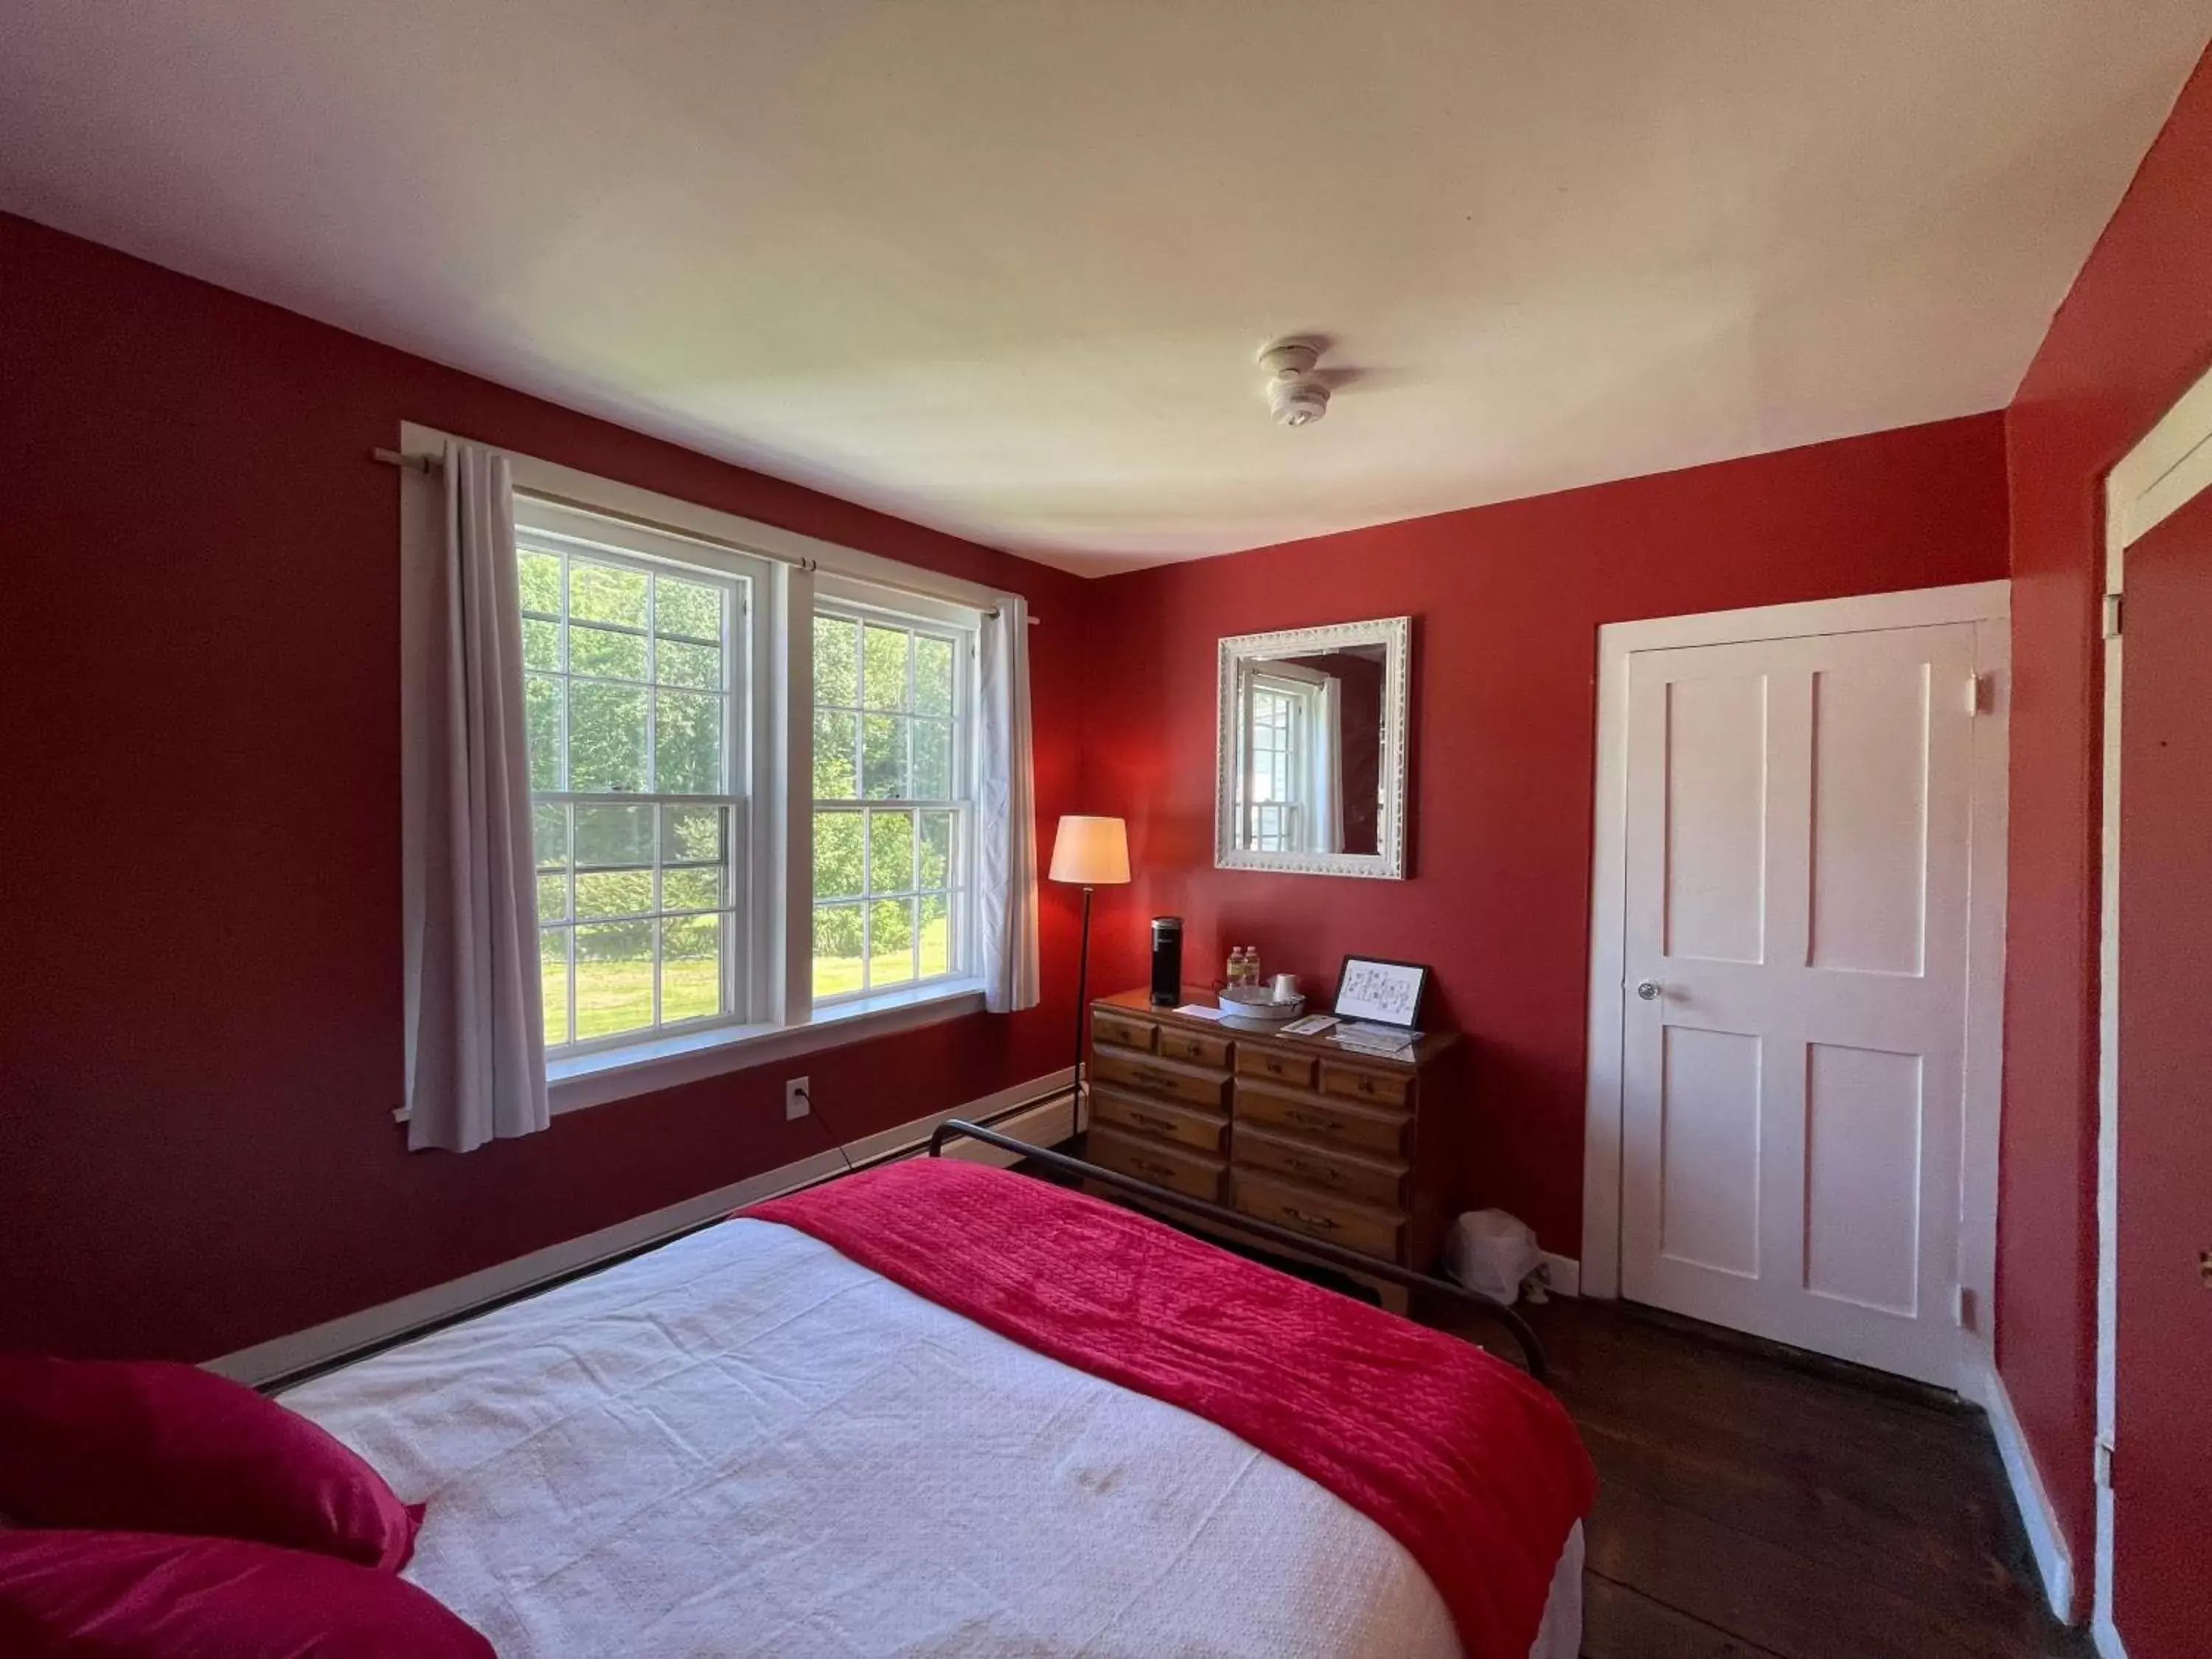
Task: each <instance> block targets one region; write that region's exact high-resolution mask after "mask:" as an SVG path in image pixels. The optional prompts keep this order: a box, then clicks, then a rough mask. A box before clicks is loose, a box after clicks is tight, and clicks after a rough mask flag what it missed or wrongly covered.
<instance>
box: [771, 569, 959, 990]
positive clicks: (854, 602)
mask: <svg viewBox="0 0 2212 1659" xmlns="http://www.w3.org/2000/svg"><path fill="white" fill-rule="evenodd" d="M814 611H815V614H816V615H817V616H832V617H849V618H851V619H852V620H854V622H856V623H860V624H861V625H862V627H863V628H864V629H865V627H866V624H867V623H870V622H874V623H879V624H881V625H884V626H887V627H892V628H896V629H901V630H902V631H904V632H906V633H908V634H910V635H913V636H915V637H916V638H921V637H924V636H927V637H932V638H937V639H942V640H945V641H947V642H948V643H949V644H951V647H952V652H953V657H952V714H951V732H952V755H951V790H952V793H951V794H950V795H949V796H946V797H943V798H939V799H921V798H920V797H915V796H901V797H895V798H892V797H887V798H875V797H871V796H869V795H868V793H867V787H866V779H864V778H861V777H859V776H857V775H856V776H855V777H854V781H853V782H854V788H855V789H856V790H858V791H859V792H860V793H859V794H858V796H856V797H855V798H853V799H810V800H809V803H808V812H809V818H808V828H809V835H810V842H811V829H812V822H813V815H814V814H817V813H821V812H825V811H852V812H858V813H860V814H861V823H862V829H861V866H862V871H863V875H862V879H861V887H862V890H861V893H860V896H859V898H858V899H857V900H848V898H846V897H845V896H842V895H840V896H836V897H833V898H829V899H823V898H821V897H819V896H817V895H816V894H815V893H814V891H813V890H812V884H811V869H810V872H809V873H810V881H809V886H808V893H807V907H806V909H805V912H804V913H803V914H804V915H805V917H806V919H807V921H806V931H807V935H808V953H807V985H808V987H809V994H810V996H811V998H812V1006H814V1007H815V1008H817V1009H829V1008H836V1007H839V1006H844V1005H847V1004H849V1003H854V1002H857V1001H861V1000H866V999H869V998H871V997H874V996H879V995H882V994H885V993H886V992H898V991H905V990H908V989H912V990H915V991H917V992H919V991H925V990H927V987H932V986H935V985H941V984H947V983H957V982H961V981H969V980H971V979H972V978H973V976H974V975H975V793H976V789H975V786H976V778H975V751H976V735H977V734H976V713H977V708H978V702H979V698H980V696H981V686H980V685H979V684H978V672H979V670H978V661H979V658H978V653H977V649H976V635H977V631H978V629H977V623H978V622H979V620H980V619H979V617H977V616H976V614H975V612H973V611H963V610H961V609H959V608H957V607H955V606H951V605H938V604H933V603H932V602H931V601H929V600H927V599H920V598H917V597H915V596H912V595H908V594H904V593H890V592H884V590H883V589H881V588H877V587H872V586H869V585H867V584H866V583H862V582H855V581H850V580H841V579H839V578H836V577H834V576H820V577H817V579H816V581H815V599H814ZM810 630H811V622H810ZM865 637H866V636H865V634H864V635H863V645H862V651H861V655H862V663H863V667H862V672H863V674H864V675H865V673H866V666H865V664H866V645H865ZM912 665H913V658H912V654H911V653H909V654H908V674H907V704H908V712H907V713H905V714H902V715H900V716H899V718H902V719H904V720H907V721H908V732H909V740H908V750H907V754H908V766H909V775H908V782H909V785H910V784H911V781H912V775H911V770H910V769H911V766H912V762H913V753H914V750H913V744H912V741H911V735H910V734H911V732H912V731H913V725H912V722H913V721H914V720H916V719H922V718H931V717H927V716H921V715H917V714H914V713H913V712H912V706H913V701H914V696H913V693H914V675H913V666H912ZM809 678H810V681H811V675H810V677H809ZM860 695H861V696H862V699H863V702H864V703H865V698H866V693H865V690H862V691H861V693H860ZM853 712H854V714H858V715H860V716H862V717H865V716H866V714H867V713H869V712H870V711H869V710H867V709H866V708H865V707H862V708H855V709H854V711H853ZM814 713H815V705H814V703H813V701H812V699H811V697H810V699H809V703H808V711H807V718H808V722H809V730H810V732H811V726H812V720H813V715H814ZM865 748H866V745H865V744H863V745H862V752H863V754H864V753H865ZM857 758H859V757H856V759H857ZM807 781H808V783H809V786H810V788H809V794H810V796H811V784H812V781H813V778H812V769H811V767H810V769H809V771H808V776H807ZM877 811H911V812H913V813H915V815H916V820H915V862H916V865H917V875H918V866H919V863H920V859H921V823H920V815H921V813H923V812H933V811H934V812H950V813H951V815H952V841H951V847H950V848H949V849H948V853H947V863H948V866H949V867H948V869H947V871H946V881H947V884H946V887H945V889H943V891H944V892H945V901H946V902H945V914H946V921H947V926H948V929H949V932H950V933H951V939H950V941H949V965H948V966H947V968H946V969H945V972H943V973H941V974H933V975H929V976H928V977H927V978H924V977H922V975H921V939H920V937H919V932H918V930H917V936H916V938H915V942H914V947H913V967H914V969H915V977H914V978H912V979H909V980H904V981H899V982H898V983H897V984H896V985H893V986H889V987H872V986H869V985H868V984H867V983H866V969H868V967H869V966H870V964H871V963H872V956H871V953H870V951H869V949H868V940H869V934H870V931H871V928H872V922H871V920H870V914H869V913H870V909H871V907H872V903H873V902H874V900H875V899H877V898H878V897H899V896H916V897H921V896H928V895H929V894H933V893H935V892H937V891H939V889H934V888H933V889H929V890H927V891H925V890H923V889H921V887H920V885H919V884H918V880H917V883H916V884H913V885H910V886H909V887H908V889H907V890H905V892H904V893H888V892H886V893H883V894H878V893H877V892H875V891H874V890H873V887H872V883H871V882H870V880H869V879H868V875H867V873H866V872H867V871H868V866H869V864H870V862H871V860H872V857H873V853H874V847H873V837H872V836H870V835H869V834H868V833H867V814H869V813H870V812H877ZM846 902H857V903H858V904H859V906H860V912H861V927H862V932H861V945H860V959H861V963H862V968H863V981H862V984H861V987H860V988H859V989H857V990H854V991H848V992H842V993H839V994H835V995H832V996H829V997H820V996H813V995H812V986H813V950H812V919H813V914H814V907H815V906H816V905H817V903H846Z"/></svg>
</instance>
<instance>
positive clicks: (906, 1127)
mask: <svg viewBox="0 0 2212 1659" xmlns="http://www.w3.org/2000/svg"><path fill="white" fill-rule="evenodd" d="M1072 1075H1073V1068H1072V1067H1062V1068H1061V1069H1060V1070H1059V1071H1057V1072H1051V1073H1047V1074H1046V1075H1044V1076H1043V1077H1040V1078H1032V1079H1030V1081H1028V1082H1027V1083H1020V1084H1017V1085H1014V1086H1013V1087H1012V1088H1011V1089H1001V1090H1000V1091H998V1093H996V1094H994V1095H987V1096H985V1097H983V1098H981V1100H971V1101H969V1102H967V1103H965V1104H964V1105H961V1106H957V1107H955V1108H954V1109H952V1110H951V1111H949V1112H939V1113H936V1114H933V1115H931V1116H928V1117H919V1118H915V1119H914V1120H913V1121H911V1122H907V1123H902V1124H900V1125H898V1126H897V1127H895V1128H890V1129H885V1130H884V1131H883V1132H882V1133H879V1134H872V1135H868V1136H866V1137H864V1138H863V1139H859V1140H856V1141H854V1142H852V1143H851V1144H850V1145H848V1146H846V1147H845V1148H844V1149H843V1155H842V1157H841V1156H840V1155H839V1154H838V1153H837V1152H832V1151H829V1150H826V1149H825V1150H823V1151H822V1152H817V1153H815V1154H814V1155H813V1156H812V1157H811V1158H801V1159H800V1160H799V1162H798V1163H796V1164H783V1165H781V1167H780V1168H777V1169H774V1170H763V1172H762V1173H761V1174H759V1175H757V1176H748V1177H747V1178H746V1179H744V1180H743V1181H738V1182H732V1183H731V1184H730V1185H729V1186H726V1187H717V1188H715V1189H714V1191H713V1192H710V1193H702V1194H699V1196H698V1197H696V1198H688V1199H685V1200H684V1201H683V1202H682V1203H680V1204H671V1205H670V1206H667V1207H666V1208H665V1209H659V1210H654V1211H652V1212H649V1213H648V1214H646V1215H641V1216H635V1217H633V1218H631V1219H629V1220H628V1221H623V1222H618V1223H617V1224H616V1225H614V1226H611V1227H602V1228H601V1229H600V1230H599V1231H597V1232H594V1233H586V1234H585V1235H584V1236H583V1237H580V1238H572V1239H569V1240H568V1241H567V1242H566V1243H560V1244H552V1245H549V1246H547V1247H546V1248H545V1249H542V1250H532V1252H531V1253H530V1254H529V1255H520V1256H517V1257H515V1258H514V1260H513V1261H502V1262H501V1263H499V1264H498V1265H497V1266H495V1267H486V1268H483V1270H481V1271H480V1272H477V1273H467V1274H465V1275H463V1276H462V1277H461V1278H459V1279H448V1280H447V1281H446V1282H445V1283H444V1284H442V1285H431V1286H430V1287H429V1288H428V1289H427V1290H421V1291H414V1292H413V1293H412V1294H410V1295H407V1296H403V1297H398V1298H396V1299H394V1300H392V1301H390V1302H384V1303H380V1304H377V1305H376V1306H375V1307H373V1308H363V1309H362V1310H361V1311H360V1312H358V1313H350V1314H346V1315H344V1316H342V1317H340V1318H337V1319H333V1320H329V1321H327V1322H325V1323H323V1324H320V1325H313V1326H310V1327H308V1328H307V1329H306V1330H304V1331H295V1332H294V1333H292V1334H290V1335H289V1336H280V1337H276V1338H274V1339H272V1340H270V1341H267V1342H258V1343H256V1344H255V1345H254V1346H252V1347H250V1348H240V1349H239V1350H238V1351H237V1352H235V1353H227V1354H224V1355H223V1356H222V1358H219V1359H210V1360H209V1361H208V1362H207V1369H208V1370H211V1371H216V1372H218V1373H220V1374H221V1375H222V1376H228V1377H230V1378H233V1379H234V1380H235V1381H237V1382H240V1383H254V1384H258V1383H266V1382H268V1381H270V1379H271V1378H274V1377H280V1376H290V1375H292V1374H293V1373H294V1372H295V1371H302V1370H307V1369H308V1368H309V1367H311V1366H315V1365H326V1364H330V1363H331V1361H332V1360H334V1359H338V1358H343V1356H345V1355H347V1354H349V1353H354V1352H359V1351H360V1350H362V1349H363V1348H368V1347H373V1346H375V1345H377V1344H378V1343H380V1342H389V1341H390V1340H392V1338H394V1337H396V1336H400V1335H403V1334H405V1333H407V1332H409V1331H411V1330H415V1329H416V1328H420V1327H422V1326H425V1325H429V1324H434V1323H435V1322H438V1321H440V1320H445V1319H451V1318H453V1317H454V1316H456V1315H459V1314H465V1313H466V1312H468V1311H469V1310H471V1309H472V1308H477V1307H481V1306H483V1305H484V1304H487V1303H490V1302H497V1301H500V1300H501V1299H503V1298H505V1297H511V1296H514V1295H516V1294H517V1293H519V1292H520V1291H527V1290H529V1289H531V1288H532V1287H533V1286H534V1285H543V1284H545V1283H546V1282H548V1281H549V1280H551V1279H561V1278H564V1277H566V1276H567V1275H568V1274H571V1273H576V1272H579V1271H580V1270H581V1269H583V1268H586V1267H591V1266H592V1264H593V1263H594V1262H599V1261H607V1260H608V1259H610V1258H611V1257H614V1256H618V1255H625V1254H627V1253H629V1251H632V1250H636V1249H643V1248H644V1247H645V1246H647V1245H648V1244H655V1243H659V1242H660V1241H661V1240H663V1239H666V1238H671V1237H675V1235H677V1234H678V1233H681V1232H687V1231H690V1229H692V1228H694V1227H697V1226H701V1225H704V1224H705V1223H707V1222H710V1221H714V1220H715V1219H717V1218H720V1217H722V1216H725V1215H727V1214H728V1213H729V1212H731V1211H732V1210H735V1209H739V1208H742V1207H743V1206H745V1205H748V1204H757V1203H759V1202H761V1201H762V1200H763V1199H769V1198H773V1197H775V1195H776V1194H778V1193H787V1192H790V1191H791V1190H793V1188H799V1187H805V1186H808V1185H810V1184H811V1183H812V1182H817V1181H825V1180H827V1179H828V1178H829V1177H830V1176H834V1175H837V1174H839V1173H841V1172H842V1170H844V1168H845V1161H846V1159H847V1158H850V1159H851V1160H852V1161H853V1162H854V1164H868V1163H874V1162H878V1161H880V1160H882V1159H884V1158H899V1157H904V1156H908V1155H909V1154H912V1153H915V1152H920V1151H921V1150H922V1148H923V1147H925V1146H927V1145H928V1144H929V1137H930V1133H931V1132H932V1131H933V1130H934V1129H935V1128H936V1127H937V1126H938V1125H939V1123H942V1122H943V1121H945V1119H947V1118H952V1117H964V1118H972V1119H981V1118H988V1117H990V1116H992V1115H994V1114H995V1113H999V1112H1004V1111H1006V1110H1008V1109H1011V1108H1013V1107H1017V1106H1019V1105H1021V1104H1022V1103H1024V1102H1025V1101H1028V1102H1035V1103H1036V1104H1034V1105H1033V1106H1031V1107H1030V1109H1029V1110H1027V1111H1024V1112H1021V1113H1019V1114H1018V1115H1015V1116H1013V1117H1011V1118H1009V1119H1007V1120H1006V1121H1004V1122H1002V1123H1000V1124H997V1125H995V1126H994V1127H997V1128H999V1129H1000V1130H1002V1131H1003V1132H1004V1133H1007V1134H1010V1135H1012V1136H1014V1137H1015V1138H1016V1139H1021V1140H1027V1141H1030V1142H1031V1143H1032V1144H1034V1145H1037V1146H1053V1145H1054V1144H1056V1143H1058V1142H1060V1141H1062V1140H1065V1139H1068V1137H1069V1136H1070V1135H1071V1134H1073V1133H1074V1126H1073V1123H1072V1122H1071V1121H1070V1111H1069V1098H1070V1097H1069V1095H1068V1093H1067V1090H1068V1085H1069V1083H1070V1081H1071V1079H1072ZM1054 1091H1059V1092H1058V1093H1057V1095H1055V1094H1054ZM945 1156H946V1157H948V1158H955V1157H957V1158H973V1159H975V1160H978V1161H980V1162H983V1163H990V1164H1011V1163H1012V1162H1013V1161H1014V1160H1013V1158H1012V1154H1010V1153H1006V1152H1000V1151H999V1150H998V1149H997V1148H995V1147H991V1146H982V1145H981V1144H979V1143H977V1142H975V1141H964V1142H961V1141H956V1142H954V1143H952V1144H951V1145H950V1146H947V1147H946V1148H945Z"/></svg>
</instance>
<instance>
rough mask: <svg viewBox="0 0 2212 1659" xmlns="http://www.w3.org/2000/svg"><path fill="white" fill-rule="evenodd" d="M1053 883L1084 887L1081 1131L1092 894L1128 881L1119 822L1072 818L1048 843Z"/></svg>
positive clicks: (1078, 1014) (1078, 1006)
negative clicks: (1095, 889) (1050, 852)
mask: <svg viewBox="0 0 2212 1659" xmlns="http://www.w3.org/2000/svg"><path fill="white" fill-rule="evenodd" d="M1051 875H1052V878H1053V880H1054V881H1064V882H1067V883H1070V884H1073V883H1077V882H1080V883H1081V884H1082V885H1083V947H1082V949H1081V950H1080V951H1079V952H1078V953H1077V955H1076V958H1075V1106H1074V1109H1073V1114H1072V1121H1073V1126H1074V1128H1075V1129H1076V1131H1077V1132H1078V1133H1080V1131H1081V1130H1082V1128H1083V1029H1084V1022H1085V1019H1086V1018H1089V1016H1090V1012H1091V889H1092V888H1093V887H1118V886H1121V885H1123V884H1126V883H1127V881H1128V879H1129V837H1128V833H1127V829H1125V828H1124V826H1123V824H1122V823H1121V819H1119V818H1095V817H1081V816H1079V815H1073V814H1072V815H1070V816H1068V817H1063V818H1061V819H1060V828H1059V829H1058V830H1057V831H1056V832H1055V833H1054V836H1053V838H1052V871H1051Z"/></svg>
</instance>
